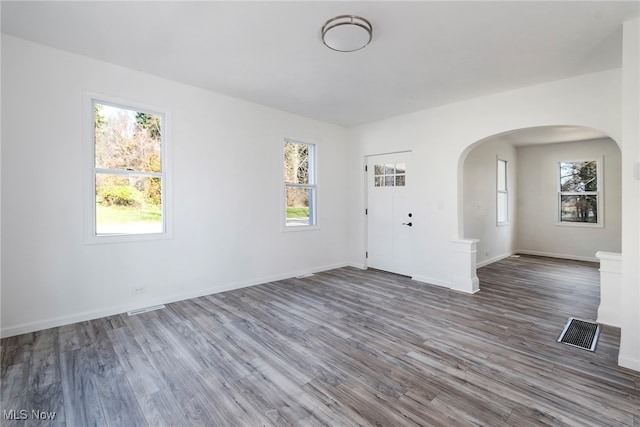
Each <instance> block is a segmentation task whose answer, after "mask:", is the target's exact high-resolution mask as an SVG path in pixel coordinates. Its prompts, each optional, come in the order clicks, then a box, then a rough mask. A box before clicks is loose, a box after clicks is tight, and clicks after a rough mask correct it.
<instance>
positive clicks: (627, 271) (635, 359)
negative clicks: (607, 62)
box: [618, 19, 640, 371]
mask: <svg viewBox="0 0 640 427" xmlns="http://www.w3.org/2000/svg"><path fill="white" fill-rule="evenodd" d="M622 83H623V84H622V106H623V112H622V113H623V114H622V144H621V149H622V301H623V303H622V304H623V306H622V307H621V312H622V314H621V326H622V335H621V339H620V353H619V356H618V363H619V364H620V365H622V366H625V367H627V368H631V369H635V370H637V371H640V176H639V175H640V120H639V119H638V117H640V20H638V19H636V20H634V21H630V22H626V23H625V24H624V27H623V44H622Z"/></svg>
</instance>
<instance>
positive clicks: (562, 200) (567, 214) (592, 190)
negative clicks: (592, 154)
mask: <svg viewBox="0 0 640 427" xmlns="http://www.w3.org/2000/svg"><path fill="white" fill-rule="evenodd" d="M599 164H600V162H598V161H597V160H586V161H576V162H560V163H559V176H560V179H559V183H558V184H559V191H558V208H559V213H558V215H559V220H560V224H563V225H600V224H601V223H602V215H601V212H600V210H601V204H600V197H601V188H602V187H601V185H602V184H601V179H600V167H599Z"/></svg>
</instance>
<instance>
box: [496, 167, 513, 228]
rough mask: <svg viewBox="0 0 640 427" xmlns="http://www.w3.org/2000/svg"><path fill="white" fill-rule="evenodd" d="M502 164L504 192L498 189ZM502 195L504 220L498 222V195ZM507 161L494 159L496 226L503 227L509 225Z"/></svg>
mask: <svg viewBox="0 0 640 427" xmlns="http://www.w3.org/2000/svg"><path fill="white" fill-rule="evenodd" d="M501 162H502V163H504V190H501V189H500V178H501V177H500V163H501ZM501 194H504V197H505V203H504V206H505V211H506V212H505V218H506V219H505V220H504V221H500V195H501ZM509 213H510V212H509V161H508V160H505V159H501V158H500V157H497V158H496V226H498V227H504V226H507V225H509V224H510V222H509Z"/></svg>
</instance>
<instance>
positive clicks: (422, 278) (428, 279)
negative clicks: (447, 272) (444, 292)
mask: <svg viewBox="0 0 640 427" xmlns="http://www.w3.org/2000/svg"><path fill="white" fill-rule="evenodd" d="M411 279H412V280H415V281H417V282H422V283H427V284H429V285H435V286H441V287H443V288H449V289H451V282H447V281H446V280H440V279H434V278H432V277H427V276H411Z"/></svg>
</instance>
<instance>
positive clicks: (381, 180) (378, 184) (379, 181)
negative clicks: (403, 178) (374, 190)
mask: <svg viewBox="0 0 640 427" xmlns="http://www.w3.org/2000/svg"><path fill="white" fill-rule="evenodd" d="M374 179H375V186H376V187H382V186H383V185H384V177H382V176H376V177H375V178H374Z"/></svg>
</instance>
